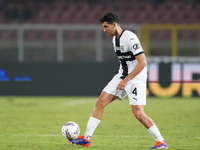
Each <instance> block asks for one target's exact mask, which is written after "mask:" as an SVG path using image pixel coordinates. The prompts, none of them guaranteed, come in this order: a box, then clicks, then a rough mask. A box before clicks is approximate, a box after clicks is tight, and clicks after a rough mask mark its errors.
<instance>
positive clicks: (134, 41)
mask: <svg viewBox="0 0 200 150" xmlns="http://www.w3.org/2000/svg"><path fill="white" fill-rule="evenodd" d="M113 46H114V51H115V53H116V54H117V56H118V59H119V61H120V67H119V71H118V75H120V78H121V79H124V78H125V77H126V76H127V75H128V74H129V73H131V72H132V71H133V69H134V68H135V66H136V65H137V63H138V61H137V59H136V58H135V56H137V55H140V54H142V53H144V50H143V48H142V47H141V45H140V41H139V39H138V37H137V36H136V35H135V34H134V33H133V32H131V31H128V30H124V31H123V32H122V34H121V35H120V37H119V38H118V39H117V38H116V37H115V36H114V37H113ZM146 77H147V67H145V68H144V69H143V70H142V71H141V72H140V73H139V74H138V75H137V76H136V77H135V78H134V79H139V80H140V79H146Z"/></svg>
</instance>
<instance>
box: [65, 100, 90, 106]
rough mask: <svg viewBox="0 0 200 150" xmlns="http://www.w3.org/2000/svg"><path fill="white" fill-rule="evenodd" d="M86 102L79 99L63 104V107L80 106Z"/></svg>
mask: <svg viewBox="0 0 200 150" xmlns="http://www.w3.org/2000/svg"><path fill="white" fill-rule="evenodd" d="M86 102H87V101H86V100H85V99H80V100H74V101H71V102H68V103H65V106H75V105H80V104H84V103H86Z"/></svg>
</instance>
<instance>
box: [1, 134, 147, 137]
mask: <svg viewBox="0 0 200 150" xmlns="http://www.w3.org/2000/svg"><path fill="white" fill-rule="evenodd" d="M0 136H49V137H52V136H62V135H59V134H55V135H30V134H12V135H5V134H0ZM93 137H105V138H115V137H122V138H130V137H147V136H131V135H120V136H119V135H94V136H93Z"/></svg>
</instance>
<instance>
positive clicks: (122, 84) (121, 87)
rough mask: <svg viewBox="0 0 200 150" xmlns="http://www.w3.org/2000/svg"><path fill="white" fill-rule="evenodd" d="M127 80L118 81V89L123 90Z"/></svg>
mask: <svg viewBox="0 0 200 150" xmlns="http://www.w3.org/2000/svg"><path fill="white" fill-rule="evenodd" d="M127 83H128V82H127V81H126V80H122V81H121V82H119V84H118V86H117V89H118V90H124V89H125V87H126V85H127Z"/></svg>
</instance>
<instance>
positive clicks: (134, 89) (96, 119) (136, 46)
mask: <svg viewBox="0 0 200 150" xmlns="http://www.w3.org/2000/svg"><path fill="white" fill-rule="evenodd" d="M100 22H101V24H102V26H103V29H104V32H105V33H106V34H107V35H108V36H113V40H112V42H113V46H114V51H115V53H116V54H117V56H118V59H119V62H120V67H119V71H118V74H116V75H115V76H114V77H113V79H112V80H111V81H110V82H109V83H108V85H107V86H106V87H105V88H104V89H103V91H102V93H101V94H100V96H99V97H98V99H97V101H96V104H95V107H94V109H93V111H92V114H91V116H90V118H89V121H88V124H87V128H86V131H85V134H84V135H83V136H82V135H80V136H79V138H78V139H76V140H69V142H71V143H72V144H75V145H82V146H90V142H91V137H92V135H93V132H94V131H95V129H96V127H97V126H98V124H99V123H100V120H101V118H102V114H103V110H104V107H105V106H107V105H108V104H109V103H111V102H112V101H114V100H116V99H119V100H123V99H124V97H125V96H126V95H128V98H129V104H130V105H131V109H132V112H133V114H134V116H135V117H136V118H137V119H138V120H139V121H140V122H141V123H142V124H143V125H144V126H145V127H146V129H147V130H148V132H149V133H150V134H151V135H152V136H153V137H154V139H155V140H156V145H155V146H154V147H152V148H151V149H167V148H168V145H167V143H166V142H165V141H164V139H163V137H162V135H161V133H160V132H159V130H158V128H157V126H156V124H155V123H154V122H153V120H152V119H151V118H149V117H148V116H147V115H146V114H145V113H144V108H143V106H144V105H146V82H147V67H146V66H147V61H146V57H145V54H144V50H143V48H142V47H141V45H140V41H139V39H138V37H137V36H136V35H135V34H134V33H133V32H131V31H128V30H123V29H122V28H121V27H120V24H119V19H118V16H117V15H116V14H115V13H113V12H108V13H106V14H105V15H104V16H103V17H102V18H101V19H100Z"/></svg>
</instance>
